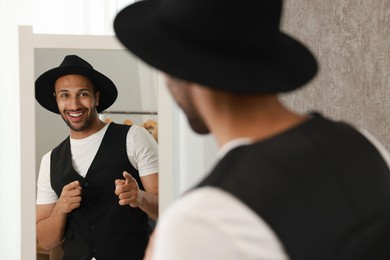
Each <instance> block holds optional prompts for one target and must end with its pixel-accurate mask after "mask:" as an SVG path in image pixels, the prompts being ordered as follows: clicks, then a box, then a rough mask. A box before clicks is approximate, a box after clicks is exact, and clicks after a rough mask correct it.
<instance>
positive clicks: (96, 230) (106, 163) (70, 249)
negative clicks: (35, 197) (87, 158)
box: [50, 123, 149, 260]
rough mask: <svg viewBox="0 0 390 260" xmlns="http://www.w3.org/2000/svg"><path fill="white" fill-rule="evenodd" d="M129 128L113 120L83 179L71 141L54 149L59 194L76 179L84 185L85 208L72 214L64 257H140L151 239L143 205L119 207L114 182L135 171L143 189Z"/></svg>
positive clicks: (53, 181)
mask: <svg viewBox="0 0 390 260" xmlns="http://www.w3.org/2000/svg"><path fill="white" fill-rule="evenodd" d="M128 130H129V126H125V125H118V124H114V123H111V124H110V125H109V127H108V129H107V132H106V133H105V135H104V137H103V140H102V143H101V145H100V147H99V149H98V152H97V154H96V156H95V158H94V159H93V161H92V164H91V166H90V168H89V169H88V172H87V175H86V176H85V178H83V177H81V176H80V175H79V174H78V173H77V172H76V171H75V170H74V169H73V166H72V161H71V160H72V159H71V150H70V139H69V137H68V138H67V139H65V140H64V141H63V142H62V143H61V144H60V145H58V146H57V147H56V148H55V149H53V151H52V153H51V161H50V165H51V166H50V176H51V177H50V179H51V186H52V188H53V190H54V191H55V192H56V193H57V195H58V196H60V194H61V191H62V188H63V186H65V185H66V184H68V183H70V182H72V181H75V180H78V181H79V182H80V184H81V186H82V188H83V190H82V201H81V206H80V207H79V208H77V209H75V210H73V211H72V212H71V213H69V214H68V218H67V223H66V228H65V237H64V243H63V249H64V252H65V256H64V259H77V260H81V259H91V258H92V257H95V258H96V259H98V260H105V259H108V260H112V259H116V260H120V259H142V257H143V255H144V251H145V248H146V245H147V242H148V239H149V235H148V217H147V214H146V213H144V212H143V211H142V210H140V209H139V208H132V207H130V206H120V205H119V203H118V202H119V199H118V196H117V195H115V193H114V190H115V180H116V179H123V175H122V173H123V171H124V170H126V171H127V172H129V173H131V174H132V175H133V177H134V178H135V179H136V180H137V181H138V185H139V187H140V188H141V189H143V186H142V183H141V181H140V177H139V175H138V171H137V170H136V169H135V168H134V167H133V166H132V165H131V163H130V161H129V159H128V156H127V152H126V136H127V132H128Z"/></svg>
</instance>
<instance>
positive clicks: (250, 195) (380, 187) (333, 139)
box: [199, 115, 390, 260]
mask: <svg viewBox="0 0 390 260" xmlns="http://www.w3.org/2000/svg"><path fill="white" fill-rule="evenodd" d="M201 186H214V187H219V188H222V189H223V190H225V191H227V192H229V193H231V194H233V195H234V196H235V197H237V198H238V199H239V200H241V201H242V202H243V203H245V204H246V205H247V206H249V207H250V208H251V209H252V210H254V211H255V212H256V213H257V214H258V215H259V216H260V217H261V218H262V219H263V220H264V221H266V222H267V224H268V225H269V226H270V227H271V228H272V229H273V231H274V232H275V233H276V235H277V236H278V238H279V239H280V241H281V242H282V244H283V246H284V248H285V250H286V252H287V254H288V255H289V256H290V259H291V260H338V259H343V260H347V259H348V260H349V259H351V260H352V259H353V260H356V259H361V260H363V259H365V260H374V259H375V260H385V259H386V260H389V259H390V172H389V168H388V167H387V165H386V163H385V162H384V160H383V158H382V157H381V156H380V154H379V153H378V151H377V150H376V149H375V148H374V147H373V145H372V144H371V143H370V142H368V141H367V140H366V139H365V137H363V136H362V135H361V134H360V133H359V132H357V131H356V130H354V129H353V128H351V127H350V126H348V125H346V124H343V123H335V122H331V121H328V120H326V119H324V118H322V117H320V116H318V115H317V116H315V118H314V119H312V120H309V121H307V122H305V123H304V124H302V125H300V126H298V127H296V128H294V129H290V130H288V131H286V132H284V133H282V134H280V135H278V136H275V137H272V138H269V139H267V140H265V141H261V142H258V143H255V144H253V145H249V146H241V147H238V148H236V149H233V150H232V151H230V152H229V153H228V154H227V155H226V156H225V157H224V158H223V159H222V160H221V161H220V162H219V163H218V164H217V166H216V167H215V168H214V169H213V171H212V172H211V174H210V175H209V176H207V177H206V179H204V180H203V181H202V183H201V184H200V185H199V187H201ZM232 214H239V213H236V212H232ZM259 246H260V245H259Z"/></svg>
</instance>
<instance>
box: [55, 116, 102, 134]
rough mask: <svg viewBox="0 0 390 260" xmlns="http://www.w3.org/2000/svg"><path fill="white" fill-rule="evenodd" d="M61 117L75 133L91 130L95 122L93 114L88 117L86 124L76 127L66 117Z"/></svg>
mask: <svg viewBox="0 0 390 260" xmlns="http://www.w3.org/2000/svg"><path fill="white" fill-rule="evenodd" d="M61 117H62V119H63V120H64V121H65V123H66V124H67V125H68V127H69V128H70V129H72V130H73V131H75V132H81V131H84V130H87V129H89V128H90V126H91V125H92V122H93V119H94V117H93V114H92V113H91V114H89V115H88V117H87V118H86V119H85V121H84V124H83V125H81V126H79V127H75V126H74V125H72V123H71V122H70V121H69V120H68V119H67V118H66V117H65V116H63V115H62V114H61Z"/></svg>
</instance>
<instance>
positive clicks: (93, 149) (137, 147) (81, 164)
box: [36, 124, 158, 204]
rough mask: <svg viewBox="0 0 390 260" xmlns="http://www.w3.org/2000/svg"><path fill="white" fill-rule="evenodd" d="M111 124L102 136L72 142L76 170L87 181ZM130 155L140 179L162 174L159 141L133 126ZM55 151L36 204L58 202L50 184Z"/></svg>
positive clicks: (42, 173)
mask: <svg viewBox="0 0 390 260" xmlns="http://www.w3.org/2000/svg"><path fill="white" fill-rule="evenodd" d="M107 128H108V124H107V125H106V126H105V127H104V128H102V129H101V130H100V131H99V132H97V133H95V134H93V135H91V136H88V137H87V138H83V139H72V138H71V139H70V145H71V151H72V164H73V168H74V169H75V170H76V172H77V173H78V174H80V175H81V176H83V177H85V175H86V174H87V172H88V169H89V167H90V165H91V163H92V161H93V159H94V158H95V155H96V153H97V151H98V149H99V146H100V144H101V142H102V140H103V137H104V134H105V133H106V131H107ZM126 147H127V155H128V157H129V160H130V163H131V164H132V165H133V167H134V168H135V169H137V170H138V171H139V175H140V177H142V176H146V175H149V174H153V173H157V172H158V149H157V143H156V140H155V139H154V138H153V136H152V135H151V134H150V133H149V132H148V131H147V130H146V129H145V128H143V127H140V126H137V125H133V126H132V127H130V130H129V132H128V133H127V139H126ZM50 155H51V151H50V152H48V153H47V154H45V155H44V156H43V157H42V161H41V166H40V169H39V175H38V182H37V200H36V204H51V203H55V202H56V201H57V200H58V197H57V194H56V193H55V192H54V190H53V189H52V187H51V183H50Z"/></svg>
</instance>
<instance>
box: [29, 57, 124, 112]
mask: <svg viewBox="0 0 390 260" xmlns="http://www.w3.org/2000/svg"><path fill="white" fill-rule="evenodd" d="M71 74H77V75H82V76H85V77H87V78H89V79H90V80H91V81H92V82H93V83H94V85H95V87H96V89H97V91H99V92H100V96H99V105H98V106H96V109H97V112H98V113H99V112H101V111H103V110H105V109H107V108H109V107H110V106H111V105H112V104H113V103H114V102H115V100H116V98H117V96H118V90H117V88H116V86H115V84H114V83H113V82H112V81H111V80H110V79H109V78H108V77H106V76H105V75H103V74H102V73H100V72H99V71H97V70H95V69H94V68H93V67H92V65H91V64H89V63H88V62H87V61H85V60H83V59H82V58H80V57H79V56H77V55H68V56H66V57H65V58H64V60H63V61H62V63H61V64H60V65H59V66H58V67H56V68H53V69H51V70H48V71H46V72H45V73H43V74H42V75H41V76H39V77H38V79H37V80H36V81H35V99H36V100H37V101H38V103H39V104H40V105H41V106H43V107H44V108H46V109H47V110H49V111H51V112H54V113H57V114H59V113H60V112H59V110H58V106H57V102H56V99H55V96H54V94H53V93H54V84H55V82H56V81H57V79H58V78H60V77H62V76H65V75H71Z"/></svg>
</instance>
